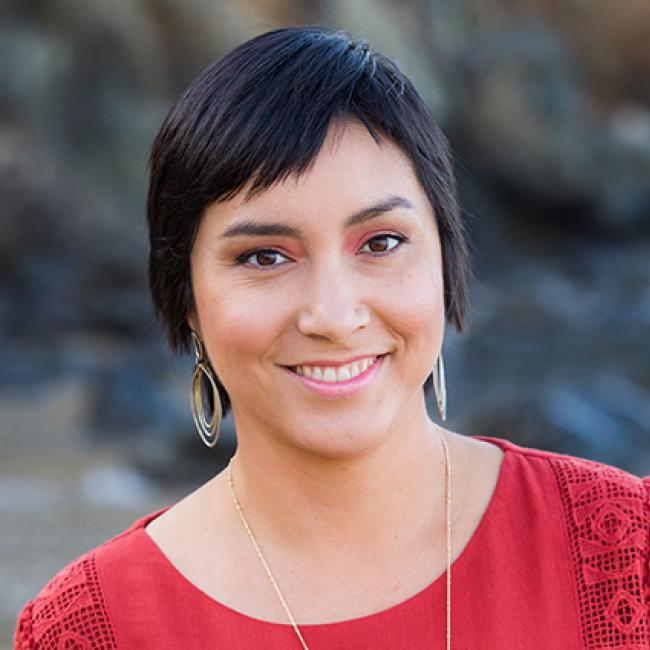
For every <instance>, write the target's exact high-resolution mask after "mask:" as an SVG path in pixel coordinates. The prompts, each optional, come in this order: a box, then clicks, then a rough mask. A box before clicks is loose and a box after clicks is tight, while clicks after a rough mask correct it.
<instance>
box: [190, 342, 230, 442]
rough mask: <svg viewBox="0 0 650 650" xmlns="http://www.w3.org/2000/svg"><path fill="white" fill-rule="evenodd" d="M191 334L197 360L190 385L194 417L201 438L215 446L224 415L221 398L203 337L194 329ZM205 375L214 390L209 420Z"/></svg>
mask: <svg viewBox="0 0 650 650" xmlns="http://www.w3.org/2000/svg"><path fill="white" fill-rule="evenodd" d="M191 334H192V343H193V344H194V358H195V360H196V367H195V368H194V374H193V375H192V385H191V386H190V404H191V405H192V417H193V418H194V424H195V425H196V428H197V430H198V432H199V435H200V436H201V440H203V442H204V443H205V444H206V445H207V446H208V447H214V446H215V445H216V444H217V440H219V432H220V427H221V418H222V416H223V412H222V408H221V398H220V397H219V389H218V388H217V384H216V382H215V380H214V375H213V372H212V368H210V365H209V364H208V361H207V359H206V357H205V354H204V352H203V345H202V343H201V339H200V338H199V337H198V335H197V334H196V332H195V331H194V330H192V331H191ZM204 376H205V377H207V378H208V381H209V382H210V388H211V390H212V416H211V417H210V419H209V420H208V418H207V417H206V414H205V406H204V404H203V386H202V381H203V377H204Z"/></svg>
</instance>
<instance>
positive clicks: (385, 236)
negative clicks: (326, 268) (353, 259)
mask: <svg viewBox="0 0 650 650" xmlns="http://www.w3.org/2000/svg"><path fill="white" fill-rule="evenodd" d="M375 239H395V240H396V241H397V244H395V245H394V246H393V247H392V248H389V249H388V250H387V251H384V252H383V253H370V255H372V256H373V257H384V256H385V255H390V254H391V253H392V252H393V251H395V250H397V249H398V248H400V247H401V245H402V244H404V243H405V242H407V241H408V238H407V237H405V236H404V235H397V234H395V233H380V234H378V235H373V236H372V237H370V239H368V240H367V241H366V242H364V244H363V246H366V245H367V244H369V243H370V242H371V241H373V240H375ZM363 246H362V248H363ZM258 253H277V254H278V255H282V256H283V257H286V256H285V255H283V254H282V253H280V251H278V250H275V249H274V248H255V249H253V250H249V251H246V252H245V253H242V254H241V255H239V256H238V257H237V258H236V259H235V262H236V263H237V264H241V265H243V266H250V267H252V268H254V269H260V270H263V269H274V268H278V267H279V266H281V264H271V265H267V266H263V265H262V266H259V265H255V264H250V263H249V262H247V260H248V259H249V258H251V257H252V256H253V255H256V254H258Z"/></svg>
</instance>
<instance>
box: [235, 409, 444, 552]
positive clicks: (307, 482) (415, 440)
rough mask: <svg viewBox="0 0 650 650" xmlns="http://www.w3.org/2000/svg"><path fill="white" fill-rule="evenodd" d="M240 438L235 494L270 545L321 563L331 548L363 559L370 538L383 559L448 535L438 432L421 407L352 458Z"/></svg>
mask: <svg viewBox="0 0 650 650" xmlns="http://www.w3.org/2000/svg"><path fill="white" fill-rule="evenodd" d="M238 431H239V429H238ZM243 433H244V435H241V433H240V435H239V439H240V442H239V446H238V449H237V453H236V455H235V457H234V458H233V462H232V468H231V469H232V478H233V482H234V487H235V492H236V494H237V497H238V499H239V501H240V504H241V506H242V508H243V510H244V512H245V514H246V517H247V519H248V521H249V523H250V525H251V527H252V528H253V530H254V531H255V534H256V535H258V534H259V536H260V537H262V538H263V539H264V540H266V543H267V544H272V543H277V544H280V545H282V547H283V548H284V549H285V550H286V551H290V552H292V553H298V554H300V553H301V552H302V553H307V554H309V555H310V556H311V557H314V556H316V557H317V556H318V555H319V554H320V553H322V555H323V557H326V556H327V555H328V554H329V555H331V554H332V549H336V548H346V550H348V551H349V550H354V549H359V550H360V552H361V551H362V550H364V549H365V551H366V552H368V549H369V544H368V540H370V539H372V545H371V552H372V553H377V554H383V553H390V552H391V550H393V551H394V550H395V549H398V548H399V547H400V546H401V545H402V544H407V545H409V547H411V548H412V543H413V542H414V541H417V540H418V539H420V538H427V539H431V534H432V531H435V534H436V535H437V536H440V535H441V534H442V531H444V530H445V528H444V525H445V515H446V512H445V500H444V494H445V454H444V448H443V444H442V441H441V440H440V436H441V435H442V431H441V430H440V429H439V428H438V427H437V426H436V425H435V424H433V423H432V422H431V420H430V419H429V417H428V415H427V413H426V408H425V407H424V403H423V406H422V409H416V410H415V412H414V413H413V414H411V415H410V417H405V418H403V420H402V421H400V422H398V423H393V424H392V425H391V427H390V434H388V433H387V434H386V435H385V436H384V438H382V442H381V443H380V444H377V445H376V446H374V447H373V448H371V449H370V450H368V451H367V452H364V453H362V454H358V455H355V456H353V457H345V458H337V459H332V458H322V457H315V456H311V455H305V453H304V451H301V450H300V449H297V448H288V447H286V446H283V447H282V448H278V447H277V446H274V445H272V444H269V443H268V441H269V440H272V437H270V436H254V435H249V434H250V433H252V432H250V431H245V432H243ZM447 435H448V434H447ZM451 447H452V445H451V444H450V449H451ZM287 449H291V450H292V452H293V453H287ZM451 455H452V462H453V453H452V454H451Z"/></svg>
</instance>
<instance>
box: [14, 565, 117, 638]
mask: <svg viewBox="0 0 650 650" xmlns="http://www.w3.org/2000/svg"><path fill="white" fill-rule="evenodd" d="M15 648H16V650H27V649H29V650H32V649H35V648H38V650H60V649H62V648H74V650H115V649H116V648H117V641H116V638H115V634H114V632H113V627H112V625H111V621H110V618H109V616H108V613H107V609H106V603H105V601H104V597H103V594H102V591H101V586H100V583H99V578H98V574H97V566H96V562H95V558H94V556H93V554H92V553H91V554H87V555H84V556H82V557H81V558H79V559H77V560H75V561H73V562H71V563H70V564H68V565H67V566H66V567H64V568H63V569H62V570H61V571H60V572H59V573H58V574H57V575H56V576H54V578H52V580H50V582H49V583H48V584H47V585H45V587H44V588H43V590H42V591H41V593H40V594H39V595H38V596H37V597H36V598H35V600H34V601H30V602H29V603H27V605H25V607H24V608H23V611H22V612H21V614H20V616H19V618H18V627H17V628H16V634H15Z"/></svg>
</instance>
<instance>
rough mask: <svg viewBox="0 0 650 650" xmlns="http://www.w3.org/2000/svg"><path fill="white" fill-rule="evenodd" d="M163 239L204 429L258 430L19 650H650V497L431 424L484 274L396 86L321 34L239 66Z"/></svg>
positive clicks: (170, 328)
mask: <svg viewBox="0 0 650 650" xmlns="http://www.w3.org/2000/svg"><path fill="white" fill-rule="evenodd" d="M148 219H149V232H150V244H151V256H150V265H149V278H150V285H151V291H152V296H153V300H154V305H155V308H156V311H157V313H158V315H159V317H160V319H161V320H162V322H163V324H164V326H165V328H166V331H167V334H168V338H169V342H170V345H171V347H172V348H173V349H174V350H175V351H177V352H184V351H189V349H190V347H193V348H194V353H195V357H196V369H195V373H194V378H193V384H192V385H193V392H192V395H193V399H192V410H193V415H194V419H195V423H196V425H197V428H198V430H199V433H200V435H201V437H202V438H203V440H204V441H205V442H206V444H207V445H208V446H214V444H216V443H217V441H218V437H219V424H220V420H221V417H222V415H223V414H224V413H226V412H228V411H229V410H232V415H233V421H234V423H235V427H236V432H237V440H238V447H237V452H236V454H235V456H234V457H233V458H232V459H231V462H230V464H229V466H228V467H227V469H226V470H225V471H223V472H219V473H217V474H215V476H214V477H213V478H212V479H211V480H209V481H208V482H207V483H205V484H204V485H202V486H201V487H199V488H198V489H197V490H196V491H194V492H192V493H191V494H189V495H187V496H186V497H185V498H184V499H182V500H181V501H179V502H178V503H175V504H172V505H170V506H168V507H166V508H163V509H162V510H160V511H158V512H155V513H150V514H147V515H145V516H143V517H142V518H140V519H138V520H137V521H136V522H134V523H133V525H132V526H131V527H130V528H129V529H128V530H126V531H124V532H122V533H121V534H120V535H117V536H116V537H115V538H113V539H111V540H109V541H107V542H106V543H105V544H103V545H101V546H99V547H97V548H96V549H92V550H91V551H88V553H86V554H84V555H83V556H82V557H80V558H78V559H77V560H75V561H74V562H72V563H71V564H70V565H68V566H67V567H65V568H64V569H63V570H62V571H61V572H60V573H59V574H58V575H57V576H55V578H53V580H52V581H51V582H50V583H49V584H48V585H47V586H46V587H45V589H44V590H43V591H42V592H41V594H39V595H38V596H37V597H36V598H35V600H34V601H30V602H29V603H28V604H27V605H26V606H25V608H24V609H23V611H22V612H21V614H20V618H19V622H18V628H17V631H16V647H17V648H63V647H76V648H91V647H92V648H103V649H106V648H129V649H130V648H133V649H136V648H137V649H142V648H170V649H171V648H180V647H184V648H193V649H194V648H196V649H197V650H198V649H199V648H201V649H203V648H208V647H209V648H237V649H250V650H253V649H255V650H257V649H259V648H265V649H273V648H292V647H296V648H299V647H302V648H311V650H317V649H319V648H328V649H331V648H337V649H347V648H387V649H393V648H395V649H397V648H409V649H410V650H417V649H420V648H422V649H424V648H445V647H446V648H447V649H449V648H451V647H454V648H483V649H492V648H494V649H496V648H499V649H503V648H519V649H521V648H536V649H537V648H558V649H560V648H561V649H562V650H574V649H576V650H577V649H578V648H605V647H607V648H615V647H620V648H631V647H634V648H647V647H650V644H649V643H648V624H649V621H648V609H649V603H648V601H649V600H650V586H649V583H648V559H649V550H648V547H649V533H650V502H649V496H648V488H650V477H648V478H646V479H641V478H639V477H635V476H632V475H630V474H626V473H625V472H623V471H622V470H619V469H617V468H614V467H610V466H607V465H602V464H598V463H595V462H591V461H587V460H583V459H579V458H572V457H569V456H562V455H559V454H554V453H551V452H545V451H541V450H535V449H528V448H523V447H519V446H517V445H514V444H513V443H511V442H508V441H506V440H504V439H501V438H495V437H487V436H478V435H474V436H469V435H461V434H459V433H455V432H452V431H450V430H448V429H444V428H442V427H441V426H439V425H438V424H436V423H434V421H433V420H432V419H431V418H430V417H429V414H428V412H427V408H426V400H425V396H426V395H425V394H426V391H428V390H430V389H431V387H433V390H434V394H435V398H436V403H437V406H438V414H439V416H440V418H441V419H442V420H444V418H445V412H446V397H445V395H446V392H445V383H444V365H443V362H442V354H441V349H442V344H443V338H444V330H445V324H446V323H448V324H450V325H452V326H454V327H455V328H456V329H457V330H459V331H461V332H462V331H463V330H464V329H465V313H466V307H465V301H466V293H467V288H468V282H469V277H470V264H469V256H468V246H467V242H466V238H465V234H464V227H463V223H462V220H461V218H460V211H459V209H458V204H457V199H456V188H455V182H454V176H453V172H452V164H451V157H450V151H449V147H448V145H447V142H446V140H445V138H444V136H443V135H442V133H441V132H440V130H439V128H438V127H437V125H436V123H435V122H434V120H433V118H432V116H431V115H430V113H429V111H428V109H427V107H426V106H425V104H424V102H423V101H422V99H421V98H420V96H419V95H418V93H417V91H416V90H415V89H414V87H413V86H412V84H411V83H410V81H409V80H408V79H407V78H406V77H405V76H404V75H403V74H402V73H401V72H400V70H399V68H398V67H397V66H396V64H395V63H393V62H392V61H390V60H389V59H387V58H386V57H383V56H382V55H380V54H377V53H375V52H373V51H372V50H370V48H369V47H368V46H367V44H365V43H363V42H358V41H355V40H353V39H351V38H350V37H349V36H347V35H346V34H344V33H342V32H334V31H332V30H329V29H326V28H323V27H291V28H285V29H280V30H276V31H273V32H269V33H266V34H262V35H261V36H258V37H257V38H254V39H252V40H251V41H248V42H246V43H244V44H243V45H241V46H240V47H238V48H236V49H235V50H233V51H232V52H231V53H229V54H228V55H226V56H225V57H224V58H223V59H221V60H219V61H217V62H215V63H213V64H212V65H211V66H209V67H208V68H207V69H206V70H205V71H204V72H203V73H201V74H200V75H199V76H198V77H197V78H196V79H195V81H194V82H192V84H191V85H190V86H189V88H188V89H187V90H186V91H185V92H184V93H183V95H182V96H181V98H180V99H179V100H178V101H177V103H176V104H175V105H174V106H173V107H172V109H171V110H170V112H169V114H168V116H167V117H166V119H165V121H164V123H163V125H162V127H161V129H160V132H159V133H158V136H157V137H156V140H155V142H154V145H153V149H152V153H151V185H150V192H149V201H148ZM432 369H433V372H432ZM452 468H453V471H452ZM452 574H453V592H452ZM452 605H453V609H452Z"/></svg>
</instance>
